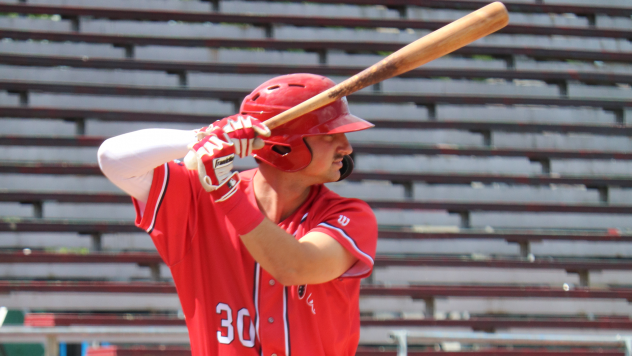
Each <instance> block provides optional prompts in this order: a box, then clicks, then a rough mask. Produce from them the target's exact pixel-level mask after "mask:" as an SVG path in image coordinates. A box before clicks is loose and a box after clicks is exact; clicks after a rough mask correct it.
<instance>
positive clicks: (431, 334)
mask: <svg viewBox="0 0 632 356" xmlns="http://www.w3.org/2000/svg"><path fill="white" fill-rule="evenodd" d="M389 334H390V336H391V338H393V339H394V340H395V341H396V342H397V356H407V355H408V339H409V338H414V339H419V340H423V341H424V342H429V343H436V342H445V341H457V342H463V341H465V342H468V343H474V344H477V343H486V344H502V345H517V344H521V345H554V346H562V345H590V346H594V345H603V346H605V345H623V346H624V347H625V356H632V335H619V334H617V335H613V336H592V335H560V334H512V333H505V334H489V333H479V332H437V331H424V332H411V331H408V330H393V331H391V332H390V333H389Z"/></svg>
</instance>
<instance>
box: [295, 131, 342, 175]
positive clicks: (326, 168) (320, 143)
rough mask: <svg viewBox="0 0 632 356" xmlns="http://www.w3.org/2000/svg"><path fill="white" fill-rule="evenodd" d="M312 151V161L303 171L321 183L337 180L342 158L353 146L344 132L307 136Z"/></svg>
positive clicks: (306, 140) (306, 139)
mask: <svg viewBox="0 0 632 356" xmlns="http://www.w3.org/2000/svg"><path fill="white" fill-rule="evenodd" d="M305 142H306V143H307V145H308V146H309V148H310V149H311V151H312V161H311V162H310V164H309V165H308V166H307V167H305V169H303V170H302V173H304V174H306V175H308V176H310V177H313V178H316V180H318V181H319V183H326V182H335V181H337V180H338V179H339V178H340V168H342V158H343V157H344V156H345V155H348V154H351V152H352V151H353V148H352V147H351V144H350V143H349V141H348V140H347V136H345V134H344V133H339V134H333V135H318V136H308V137H305Z"/></svg>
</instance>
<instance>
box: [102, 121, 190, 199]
mask: <svg viewBox="0 0 632 356" xmlns="http://www.w3.org/2000/svg"><path fill="white" fill-rule="evenodd" d="M195 141H196V135H195V133H194V131H185V130H173V129H146V130H139V131H134V132H130V133H126V134H123V135H120V136H116V137H112V138H109V139H107V140H105V142H103V144H101V147H99V152H98V160H99V167H101V171H103V174H104V175H105V176H106V177H107V178H108V179H109V180H110V181H111V182H112V183H114V185H116V186H117V187H119V188H121V189H122V190H123V191H124V192H126V193H127V194H129V195H130V196H132V197H134V198H136V199H137V200H138V201H139V202H142V203H143V205H144V203H146V202H147V199H148V198H149V190H150V189H151V181H152V178H153V176H154V168H156V167H158V166H160V165H161V164H164V163H165V162H169V161H172V160H174V159H178V158H182V157H184V156H185V155H186V154H187V152H188V147H187V146H188V145H189V144H190V143H192V142H195Z"/></svg>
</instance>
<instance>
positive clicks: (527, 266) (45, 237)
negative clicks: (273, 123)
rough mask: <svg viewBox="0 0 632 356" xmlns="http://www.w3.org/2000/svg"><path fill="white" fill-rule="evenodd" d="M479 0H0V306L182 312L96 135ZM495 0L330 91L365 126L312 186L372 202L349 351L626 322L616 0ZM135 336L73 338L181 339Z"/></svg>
mask: <svg viewBox="0 0 632 356" xmlns="http://www.w3.org/2000/svg"><path fill="white" fill-rule="evenodd" d="M483 4H485V1H474V0H458V1H457V0H454V1H434V0H389V1H388V5H386V6H385V5H383V4H381V3H380V1H377V0H346V1H342V2H340V3H339V2H335V1H333V0H314V1H310V2H309V3H304V2H300V1H285V0H283V1H278V0H267V1H219V0H215V1H177V0H169V1H152V0H135V1H133V2H129V1H122V0H118V1H105V0H102V1H80V0H72V1H61V0H58V1H48V0H47V1H44V0H28V1H26V2H24V1H17V0H16V1H6V0H5V1H2V2H1V3H0V12H2V13H12V14H18V15H17V16H0V38H1V39H2V40H0V146H2V149H1V150H0V216H1V218H0V233H1V236H2V238H0V306H2V305H5V306H8V307H9V308H10V309H13V310H18V309H19V310H37V311H42V312H46V313H30V314H27V315H26V318H25V325H30V326H31V327H35V328H37V327H41V328H44V327H81V326H88V327H92V326H119V327H131V326H158V327H161V326H183V325H184V324H183V320H182V316H181V315H179V314H180V312H179V310H180V307H179V304H178V301H177V298H176V295H175V289H174V287H173V285H172V283H171V279H170V275H169V271H168V269H167V268H166V266H164V264H162V263H161V262H160V259H159V256H158V255H157V254H156V252H155V250H154V248H153V246H152V243H151V241H150V239H149V238H148V237H147V236H146V234H144V233H143V232H142V231H140V230H138V229H137V228H136V227H134V225H133V223H132V219H133V209H132V207H131V204H130V200H129V197H126V196H125V195H123V194H122V193H121V192H120V191H119V190H118V189H117V188H115V187H114V186H112V185H111V184H110V183H109V182H108V181H107V180H106V179H105V178H104V177H103V176H102V175H101V173H100V170H99V169H98V166H97V164H96V150H97V147H98V146H99V144H100V143H101V142H102V141H103V140H104V139H105V138H107V137H110V136H113V135H117V134H120V133H124V132H129V131H132V130H136V129H140V128H145V127H171V128H180V129H191V128H195V127H199V126H202V125H206V124H208V123H209V122H212V121H214V120H216V119H219V118H221V117H223V116H226V115H230V114H232V113H234V112H235V110H236V107H237V104H238V103H239V102H240V101H241V99H242V98H243V97H244V95H246V94H247V93H248V92H249V91H250V90H251V89H252V88H253V87H255V86H256V85H258V84H259V83H261V82H263V81H265V80H266V79H267V78H270V77H272V76H275V75H278V74H285V73H293V72H312V73H317V74H322V75H327V76H330V77H332V78H334V80H336V81H338V82H339V81H341V80H343V79H345V78H347V77H349V76H351V75H353V74H355V73H357V72H358V71H360V70H362V69H364V68H365V67H366V66H368V65H370V64H373V63H375V62H377V61H379V60H380V59H381V58H383V56H384V55H385V54H386V53H389V52H392V51H395V50H397V49H399V48H400V47H402V46H403V45H405V44H407V43H409V42H411V41H413V40H415V39H417V38H419V37H421V36H423V35H424V34H426V33H428V32H430V31H432V30H433V29H435V28H438V27H440V26H441V25H442V24H444V23H447V22H449V21H450V20H453V19H456V18H458V17H460V16H462V15H463V14H465V13H467V12H469V11H472V10H474V9H477V8H479V7H481V6H482V5H483ZM506 5H507V7H508V9H509V11H510V12H511V14H512V19H511V24H510V26H508V27H507V28H506V29H505V30H503V31H502V32H501V33H500V34H495V35H492V36H489V37H487V38H485V39H482V40H480V41H477V42H476V43H474V44H472V45H469V46H466V47H465V48H463V49H461V50H458V51H457V52H456V53H455V54H454V55H450V56H447V57H445V58H441V59H439V60H437V61H434V62H432V63H429V64H428V65H425V66H423V67H421V68H419V69H416V70H413V71H411V72H409V73H406V74H404V75H402V76H400V77H399V78H394V79H391V80H388V81H385V82H383V83H381V84H380V85H376V86H373V87H371V88H366V89H365V90H363V91H361V92H359V93H356V94H353V95H351V96H349V98H348V99H349V102H350V105H351V110H352V112H354V113H355V114H357V115H358V116H361V117H365V118H367V119H369V120H371V121H372V122H374V123H375V124H376V128H375V129H373V130H370V131H366V132H360V133H354V134H350V135H349V138H350V140H351V142H352V144H353V146H354V151H355V153H354V158H355V160H356V171H355V172H354V174H353V175H352V176H350V177H349V178H348V180H347V181H345V182H341V183H335V184H330V185H329V187H330V188H331V189H332V190H334V191H336V192H338V193H339V194H341V195H345V196H352V197H360V198H362V199H364V200H366V201H367V202H368V203H369V204H370V205H371V206H372V208H373V209H374V211H375V214H376V216H377V218H378V222H379V224H380V232H379V242H378V256H377V257H376V268H375V271H374V273H373V275H372V276H371V277H370V278H369V279H368V280H367V281H366V283H364V284H363V287H362V299H361V311H362V320H361V323H362V336H361V344H362V346H361V347H360V349H359V350H358V353H357V354H358V355H366V356H369V355H377V354H393V355H395V349H394V346H393V344H392V343H391V341H390V340H389V338H388V331H389V330H393V329H396V328H409V329H411V330H429V329H432V330H446V331H450V330H457V331H470V330H475V331H485V332H495V331H499V330H509V331H527V332H529V333H548V332H551V333H556V332H566V333H573V334H577V335H592V334H600V335H612V334H614V333H630V330H632V324H631V323H630V315H632V309H631V308H630V305H629V302H628V301H629V300H631V299H632V289H630V285H632V281H630V277H629V276H628V275H629V271H630V270H632V248H631V247H632V245H631V244H630V242H631V241H632V224H631V220H630V218H629V217H630V214H632V205H630V201H632V199H631V198H632V193H631V191H630V187H632V153H631V152H632V147H630V141H629V137H630V136H631V135H632V126H630V124H629V123H630V120H631V119H630V117H631V116H630V115H631V114H632V102H631V101H630V98H631V97H632V90H630V85H631V84H632V64H631V63H632V45H631V44H630V42H629V39H630V38H632V30H631V26H630V25H631V24H632V21H631V20H630V16H631V15H632V8H630V7H629V4H628V3H627V2H626V1H617V0H609V1H601V2H599V3H598V4H596V3H595V2H594V1H581V0H547V1H546V2H541V1H526V0H525V1H513V0H512V1H508V2H507V3H506ZM237 166H238V168H240V169H246V168H251V167H254V162H253V160H245V161H240V162H238V164H237ZM69 313H70V314H69ZM0 329H1V328H0ZM139 340H140V339H139ZM0 342H4V340H3V339H2V335H1V334H0ZM152 344H153V345H145V346H143V347H140V348H139V347H131V348H130V347H128V346H129V345H126V346H122V345H114V346H108V347H101V348H94V349H90V350H89V352H88V355H92V356H98V355H101V356H104V355H112V356H114V355H116V356H123V355H141V354H143V353H147V352H150V353H152V354H170V355H174V354H177V355H180V354H182V355H187V352H188V351H187V349H186V347H184V348H183V347H181V346H173V345H168V346H166V347H165V346H162V347H159V346H155V343H152ZM526 351H529V350H526ZM531 351H532V352H533V354H546V353H547V351H555V349H533V350H531ZM423 352H426V353H423V354H424V355H425V354H430V352H432V353H434V352H435V351H434V348H432V347H431V348H430V349H425V351H423ZM481 352H483V351H472V353H473V354H481ZM484 352H485V354H488V355H491V354H495V353H493V352H498V354H503V355H508V354H511V352H512V351H511V350H491V351H490V350H486V351H484ZM566 352H567V354H575V355H583V354H592V353H597V352H603V353H601V354H612V355H614V354H616V355H622V354H623V353H622V352H620V350H618V349H605V350H604V349H597V348H594V349H591V348H580V349H572V350H570V351H569V350H566ZM410 354H411V355H415V352H413V351H411V352H410ZM419 354H422V353H421V352H420V353H419ZM69 356H74V355H69Z"/></svg>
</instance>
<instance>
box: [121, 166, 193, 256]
mask: <svg viewBox="0 0 632 356" xmlns="http://www.w3.org/2000/svg"><path fill="white" fill-rule="evenodd" d="M193 174H197V173H196V172H194V171H188V170H187V169H186V168H185V167H184V166H183V165H182V163H180V162H177V161H175V162H168V163H165V164H163V165H161V166H158V167H156V168H155V169H154V176H153V179H152V183H151V189H150V191H149V198H148V200H147V204H146V206H145V211H144V213H143V214H142V215H141V210H140V206H139V202H138V201H137V200H136V199H134V198H132V202H133V203H134V208H135V209H136V221H135V223H136V226H138V227H140V228H141V229H143V230H145V231H147V233H148V234H149V236H151V238H152V240H153V242H154V245H155V246H156V249H157V250H158V253H159V254H160V256H161V257H162V259H163V260H164V261H165V263H166V264H167V265H170V266H171V265H173V264H175V263H177V262H179V261H180V260H181V259H182V258H183V257H184V255H185V254H186V252H187V251H188V250H189V247H190V245H191V240H192V238H193V235H194V234H195V232H196V231H195V230H196V226H197V213H196V212H197V199H198V195H199V194H198V193H199V190H200V189H201V187H200V186H199V182H198V180H197V176H193ZM193 178H195V180H194V179H193ZM195 183H197V185H196V184H195Z"/></svg>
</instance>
